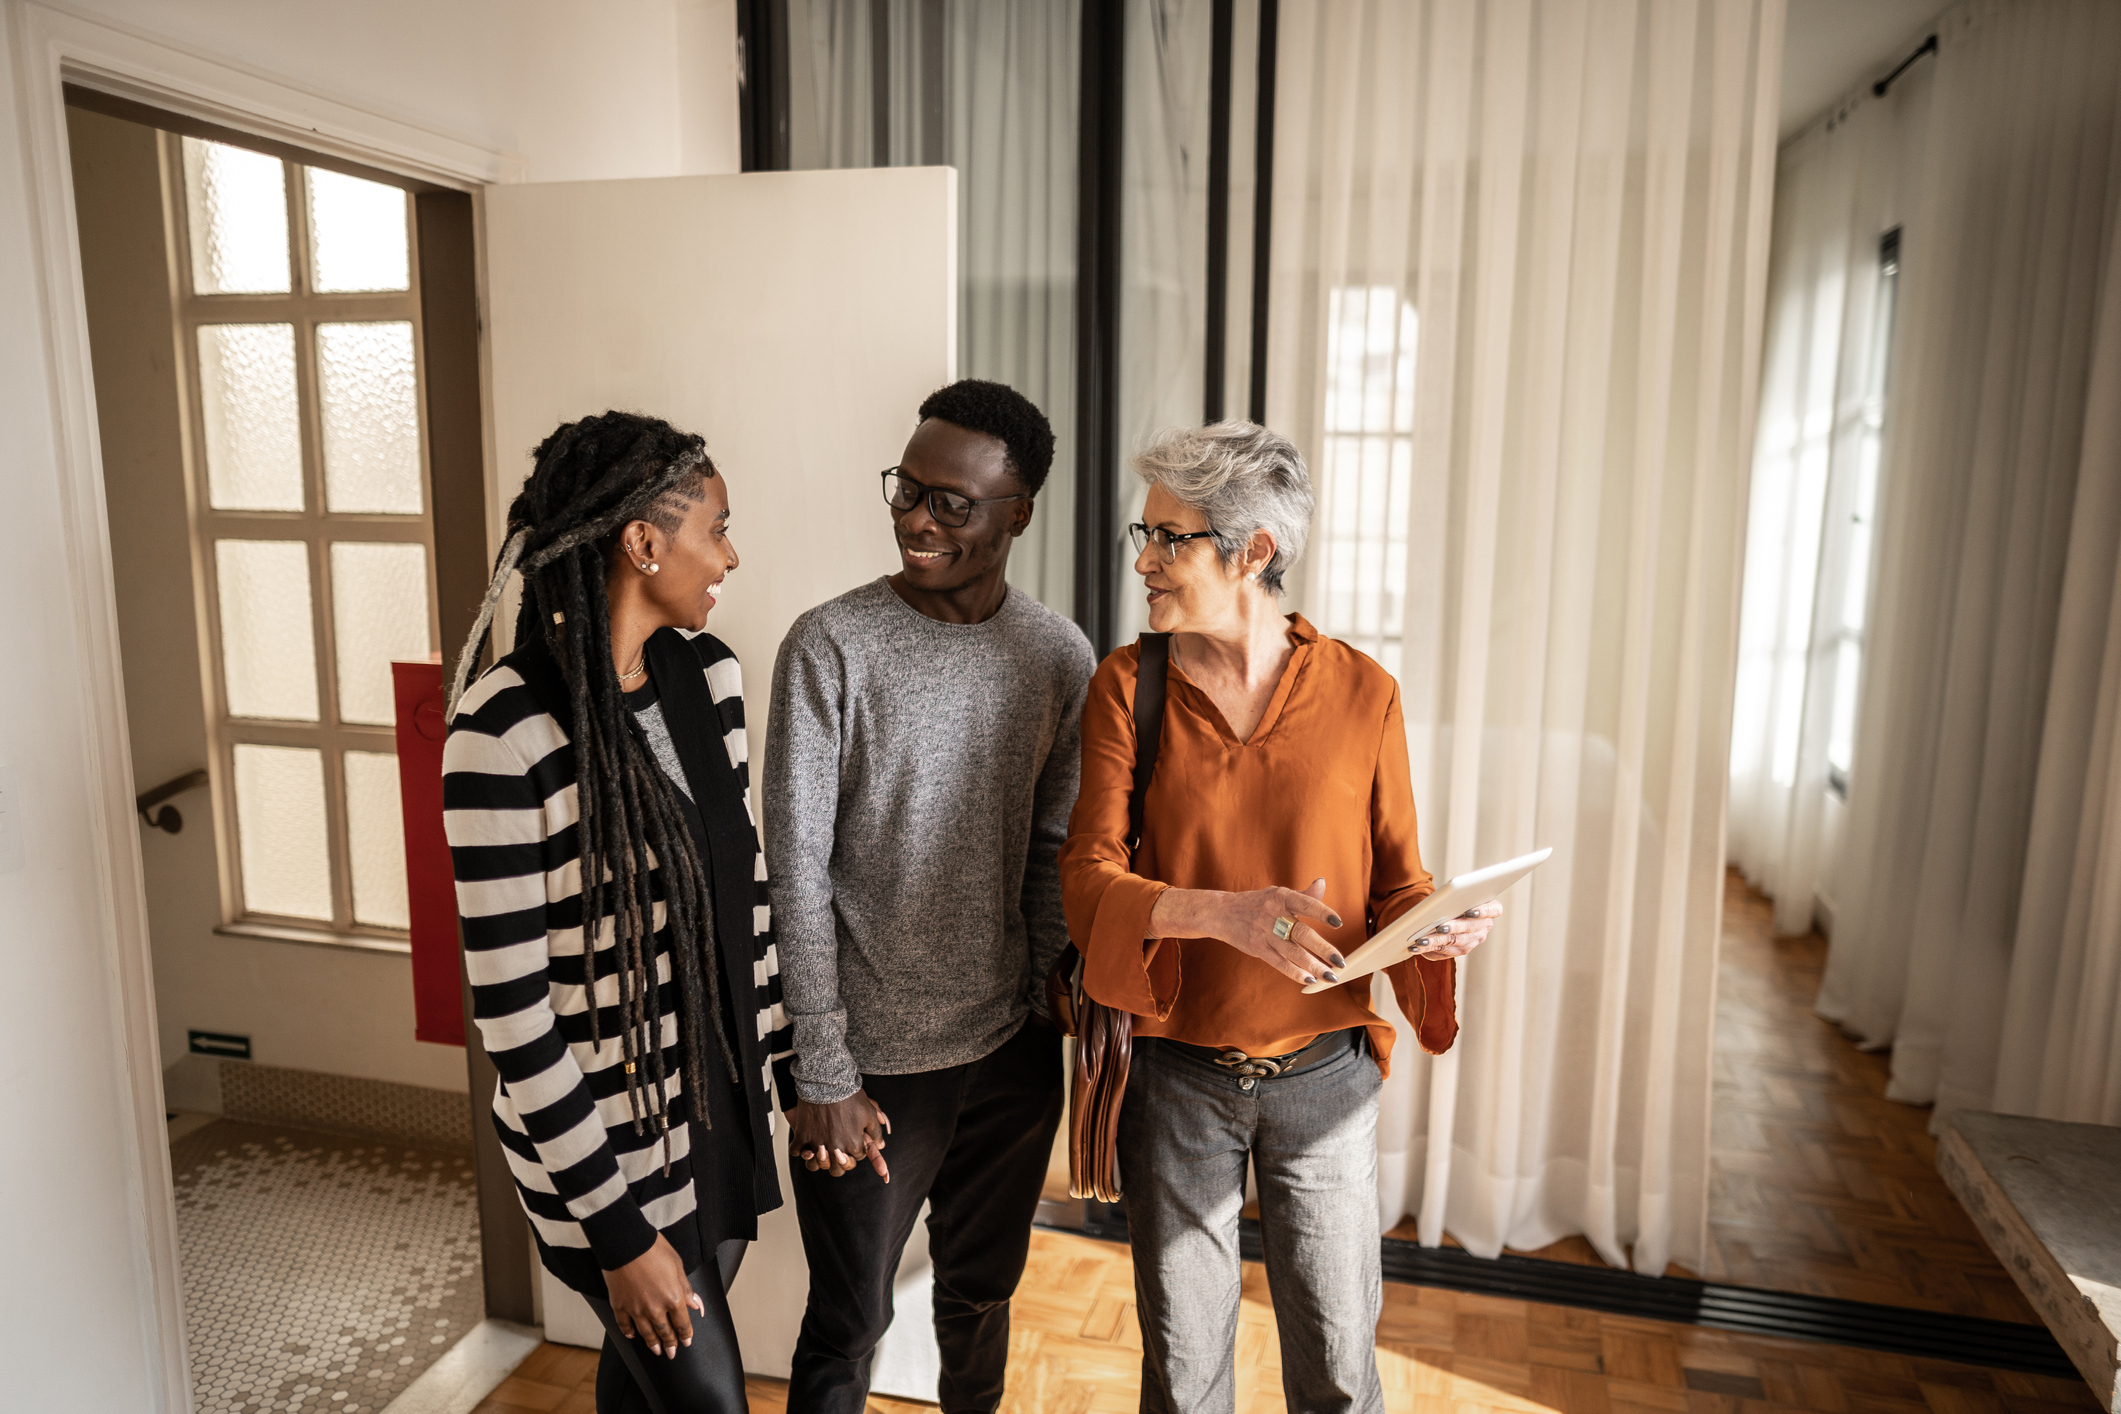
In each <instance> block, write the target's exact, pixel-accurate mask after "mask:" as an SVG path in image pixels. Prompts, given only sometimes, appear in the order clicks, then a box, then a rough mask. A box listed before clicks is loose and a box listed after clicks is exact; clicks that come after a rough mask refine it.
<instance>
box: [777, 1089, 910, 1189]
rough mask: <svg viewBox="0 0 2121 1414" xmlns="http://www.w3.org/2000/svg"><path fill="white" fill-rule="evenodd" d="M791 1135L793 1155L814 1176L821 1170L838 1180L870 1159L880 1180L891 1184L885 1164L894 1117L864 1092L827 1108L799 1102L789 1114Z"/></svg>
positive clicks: (790, 1142)
mask: <svg viewBox="0 0 2121 1414" xmlns="http://www.w3.org/2000/svg"><path fill="white" fill-rule="evenodd" d="M788 1131H789V1148H790V1152H791V1153H793V1154H794V1156H795V1157H796V1158H798V1159H800V1160H802V1162H803V1167H804V1168H806V1169H808V1170H810V1171H811V1172H812V1173H816V1172H818V1171H819V1170H820V1169H822V1170H824V1171H825V1172H826V1173H829V1174H831V1175H832V1176H833V1177H834V1178H839V1177H841V1176H842V1175H844V1174H848V1173H852V1172H853V1171H854V1169H855V1166H856V1165H858V1164H859V1163H861V1162H862V1160H864V1159H867V1160H868V1161H869V1164H870V1167H872V1168H874V1169H875V1170H876V1172H877V1176H878V1177H879V1178H881V1179H883V1180H884V1182H886V1183H889V1182H890V1181H891V1168H890V1166H889V1165H888V1164H886V1163H885V1162H884V1136H885V1135H887V1134H889V1133H890V1132H891V1117H890V1116H889V1115H887V1114H885V1113H884V1111H883V1110H882V1109H881V1108H880V1107H879V1106H878V1105H877V1103H876V1101H874V1100H872V1099H870V1098H869V1096H868V1094H867V1092H865V1091H861V1090H857V1091H855V1092H854V1093H853V1094H852V1095H849V1096H848V1097H847V1098H846V1099H844V1100H834V1101H833V1102H832V1103H830V1104H825V1105H814V1104H812V1103H811V1102H810V1101H808V1100H799V1101H797V1102H796V1106H795V1108H794V1109H793V1110H790V1111H789V1112H788Z"/></svg>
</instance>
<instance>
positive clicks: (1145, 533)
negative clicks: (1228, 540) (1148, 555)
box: [1127, 521, 1215, 565]
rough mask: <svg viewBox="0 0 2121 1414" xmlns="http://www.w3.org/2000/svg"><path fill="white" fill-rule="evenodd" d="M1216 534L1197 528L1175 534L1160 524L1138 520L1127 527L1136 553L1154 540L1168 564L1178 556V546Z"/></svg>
mask: <svg viewBox="0 0 2121 1414" xmlns="http://www.w3.org/2000/svg"><path fill="white" fill-rule="evenodd" d="M1214 536H1215V532H1214V531H1212V530H1195V531H1190V532H1188V533H1187V534H1184V535H1173V534H1172V533H1171V532H1170V531H1168V530H1166V529H1164V528H1163V527H1162V526H1160V525H1159V526H1155V527H1150V526H1146V525H1143V524H1142V523H1141V522H1140V521H1136V522H1134V524H1132V525H1130V526H1128V527H1127V538H1128V539H1129V540H1131V541H1133V542H1134V553H1135V554H1137V555H1139V554H1140V553H1141V552H1142V551H1144V550H1146V549H1148V548H1149V544H1150V542H1151V541H1154V542H1155V543H1156V548H1157V550H1158V552H1159V553H1161V554H1162V555H1163V557H1164V563H1165V564H1167V565H1168V564H1170V563H1172V562H1173V561H1175V560H1176V559H1177V558H1178V547H1179V546H1181V545H1183V544H1185V543H1186V542H1187V541H1188V540H1210V539H1213V538H1214Z"/></svg>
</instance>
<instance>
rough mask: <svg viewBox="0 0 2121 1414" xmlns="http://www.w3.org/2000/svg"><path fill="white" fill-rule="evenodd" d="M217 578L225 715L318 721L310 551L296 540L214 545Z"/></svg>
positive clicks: (233, 542) (291, 720)
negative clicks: (226, 708) (225, 699)
mask: <svg viewBox="0 0 2121 1414" xmlns="http://www.w3.org/2000/svg"><path fill="white" fill-rule="evenodd" d="M214 577H215V579H217V580H218V581H219V583H220V591H221V681H222V684H223V687H224V689H225V690H226V692H227V694H228V714H229V715H230V716H231V717H272V718H276V719H278V720H281V721H290V722H314V721H315V720H317V650H316V638H315V633H314V629H313V626H312V622H313V621H312V620H311V618H310V612H309V547H308V546H306V545H304V544H303V543H302V542H301V541H299V540H216V541H215V542H214Z"/></svg>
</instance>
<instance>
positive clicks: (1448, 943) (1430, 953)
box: [1407, 899, 1502, 958]
mask: <svg viewBox="0 0 2121 1414" xmlns="http://www.w3.org/2000/svg"><path fill="white" fill-rule="evenodd" d="M1500 917H1502V904H1501V903H1500V902H1499V901H1497V900H1493V899H1491V900H1489V901H1488V902H1486V903H1484V904H1482V905H1481V906H1480V907H1478V908H1474V909H1468V910H1467V911H1466V912H1464V913H1461V914H1459V915H1458V916H1457V917H1456V918H1453V919H1450V920H1448V921H1447V922H1443V923H1439V924H1437V925H1436V926H1435V927H1434V928H1431V929H1430V930H1429V931H1428V932H1426V933H1423V934H1422V935H1421V936H1420V937H1418V938H1416V939H1415V940H1414V941H1413V942H1411V943H1409V944H1407V951H1408V952H1409V953H1410V954H1412V955H1413V956H1415V957H1437V958H1442V957H1464V956H1465V955H1466V954H1467V953H1469V952H1471V951H1473V949H1475V948H1477V947H1479V946H1480V945H1481V944H1482V943H1484V942H1486V941H1487V940H1488V932H1489V930H1490V929H1492V928H1493V927H1494V926H1495V920H1496V919H1498V918H1500Z"/></svg>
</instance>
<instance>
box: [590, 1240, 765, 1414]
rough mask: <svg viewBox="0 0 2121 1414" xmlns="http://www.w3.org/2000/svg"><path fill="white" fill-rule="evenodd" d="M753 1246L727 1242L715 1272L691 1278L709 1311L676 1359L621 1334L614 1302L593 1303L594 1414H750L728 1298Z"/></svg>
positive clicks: (696, 1316) (718, 1251)
mask: <svg viewBox="0 0 2121 1414" xmlns="http://www.w3.org/2000/svg"><path fill="white" fill-rule="evenodd" d="M748 1245H749V1244H748V1243H746V1242H744V1241H743V1240H742V1239H741V1238H738V1239H733V1240H731V1241H728V1242H724V1243H722V1244H720V1245H719V1246H718V1247H716V1248H715V1249H714V1267H713V1268H712V1269H710V1268H709V1267H708V1266H706V1265H705V1264H704V1263H703V1264H702V1265H701V1267H700V1269H699V1270H698V1271H696V1272H694V1273H692V1277H691V1280H692V1289H693V1290H694V1291H696V1292H698V1293H699V1296H700V1304H701V1305H703V1306H705V1307H706V1308H707V1310H706V1312H705V1313H704V1314H702V1313H699V1312H694V1313H693V1317H692V1344H690V1345H681V1346H679V1347H678V1356H677V1359H675V1360H672V1359H669V1358H667V1357H665V1356H661V1355H655V1354H651V1353H650V1352H649V1349H648V1342H646V1341H644V1340H642V1339H640V1338H639V1337H638V1336H636V1337H635V1338H634V1339H632V1340H628V1339H626V1337H624V1336H622V1335H620V1334H619V1326H618V1320H617V1318H616V1317H614V1316H613V1315H612V1312H611V1303H610V1302H608V1301H600V1300H598V1299H597V1298H596V1297H594V1296H592V1297H590V1298H589V1308H590V1309H591V1310H592V1311H595V1312H596V1313H597V1319H598V1320H600V1321H602V1322H603V1323H604V1357H603V1359H602V1360H600V1361H599V1362H598V1364H597V1414H746V1411H748V1410H749V1409H750V1407H751V1406H750V1404H749V1403H748V1402H747V1401H746V1400H745V1398H744V1360H743V1356H742V1355H741V1354H740V1353H739V1352H738V1350H737V1348H736V1326H735V1325H734V1323H732V1322H731V1321H730V1319H729V1295H728V1293H729V1284H730V1283H731V1282H733V1281H735V1280H736V1271H737V1268H738V1267H740V1266H742V1265H743V1262H744V1249H745V1247H747V1246H748ZM710 1270H713V1271H714V1273H715V1276H714V1277H713V1278H710V1277H709V1276H708V1272H709V1271H710ZM717 1278H718V1279H717Z"/></svg>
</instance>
